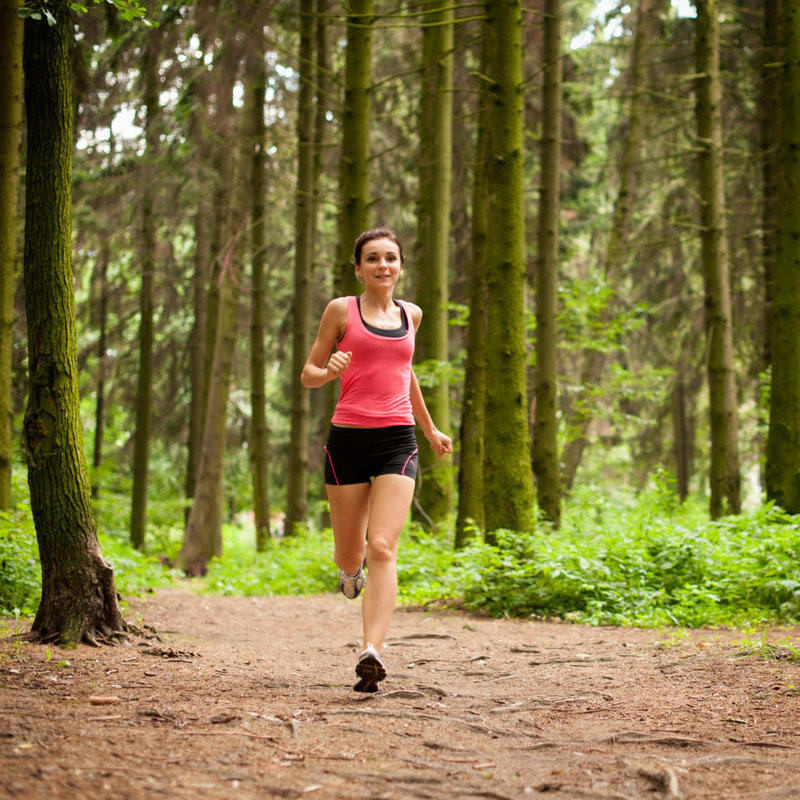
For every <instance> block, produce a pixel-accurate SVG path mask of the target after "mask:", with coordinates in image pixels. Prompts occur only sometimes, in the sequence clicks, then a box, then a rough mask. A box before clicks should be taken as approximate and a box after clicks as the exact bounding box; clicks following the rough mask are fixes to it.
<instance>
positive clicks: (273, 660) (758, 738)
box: [0, 588, 800, 800]
mask: <svg viewBox="0 0 800 800" xmlns="http://www.w3.org/2000/svg"><path fill="white" fill-rule="evenodd" d="M359 602H360V601H354V602H353V601H346V600H345V599H344V598H343V597H341V596H340V595H333V594H330V595H318V596H313V597H270V598H262V597H259V598H232V597H206V596H197V595H194V594H192V593H191V592H190V591H189V590H187V589H184V588H171V589H167V590H160V591H158V592H157V593H156V594H154V595H150V596H148V597H146V598H144V599H134V600H132V601H131V604H130V608H129V610H128V612H127V615H126V617H127V619H128V621H129V622H133V623H135V624H140V625H141V626H142V629H143V630H144V629H145V626H152V627H153V628H154V629H155V630H156V631H157V633H158V637H157V638H155V637H154V638H145V637H137V638H135V639H134V640H133V641H132V642H131V644H130V646H124V647H114V648H101V649H94V648H91V647H87V646H81V647H79V648H78V649H76V650H72V651H64V650H59V649H58V648H53V650H52V652H50V651H48V649H47V648H46V647H44V646H42V645H32V644H23V645H21V647H15V645H14V641H13V640H8V639H6V640H3V641H2V642H0V653H1V654H2V661H0V797H2V798H26V800H35V799H37V798H47V799H48V800H54V799H55V800H59V799H60V798H76V797H93V798H115V800H121V799H124V798H143V797H148V798H149V797H153V798H158V797H165V798H213V799H214V800H216V799H217V798H219V799H223V798H224V799H225V800H227V798H242V800H249V798H273V797H274V798H302V797H308V798H311V800H332V799H334V798H336V799H337V800H338V799H340V798H357V799H359V800H360V799H361V798H386V800H391V799H393V798H450V797H458V798H490V800H507V799H509V800H510V799H511V798H531V797H539V796H542V797H548V798H555V799H558V798H600V799H601V800H602V799H603V798H621V799H622V800H632V799H633V798H669V800H677V798H687V800H688V799H689V798H770V797H774V798H779V797H780V798H787V797H800V757H799V756H800V691H799V690H798V689H797V688H795V683H796V678H797V677H798V676H800V665H798V664H797V663H796V662H792V661H790V660H781V659H779V658H776V659H772V660H765V659H763V658H760V657H756V656H751V657H746V658H742V657H737V655H738V653H739V651H740V650H741V642H742V639H743V638H744V635H743V634H741V633H736V632H732V631H711V630H700V631H693V632H691V633H690V634H689V635H685V634H684V633H681V632H672V633H670V632H668V631H667V632H665V631H645V630H638V629H630V628H609V627H605V628H590V627H585V626H579V625H571V624H566V623H549V622H539V621H527V620H523V621H521V620H509V619H502V620H493V619H488V618H485V617H480V616H474V615H466V614H462V613H457V612H444V611H436V612H423V611H419V610H399V611H398V612H397V613H396V615H395V618H394V621H393V625H392V629H391V630H390V636H389V639H388V641H387V646H386V648H385V653H384V655H385V659H386V663H387V669H388V671H389V676H388V678H387V680H386V681H384V683H383V685H382V688H381V691H380V692H379V693H377V694H374V695H361V694H357V693H355V692H353V691H352V688H351V687H352V684H353V682H354V673H353V666H354V663H355V658H356V655H357V653H358V650H359V644H360V641H359V640H360V613H359V612H360V609H359V607H358V605H359ZM772 634H773V635H771V637H770V638H771V640H773V641H778V640H779V639H782V638H784V637H786V636H794V635H800V631H798V630H784V629H781V630H776V631H773V632H772ZM759 641H760V639H759ZM776 652H777V654H778V655H780V651H776ZM787 654H789V653H788V651H787ZM65 662H68V663H65Z"/></svg>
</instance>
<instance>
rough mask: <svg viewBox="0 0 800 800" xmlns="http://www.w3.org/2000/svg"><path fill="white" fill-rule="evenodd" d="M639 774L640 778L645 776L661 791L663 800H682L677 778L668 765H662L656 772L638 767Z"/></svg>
mask: <svg viewBox="0 0 800 800" xmlns="http://www.w3.org/2000/svg"><path fill="white" fill-rule="evenodd" d="M639 775H640V776H641V777H642V778H646V779H647V780H648V781H650V783H652V784H653V786H655V787H656V789H658V790H659V791H661V792H663V794H664V800H682V798H683V792H682V791H681V787H680V784H679V783H678V778H677V776H676V775H675V773H674V772H673V771H672V770H671V769H670V768H669V767H664V768H663V769H662V770H659V771H658V772H652V771H650V770H648V769H640V770H639Z"/></svg>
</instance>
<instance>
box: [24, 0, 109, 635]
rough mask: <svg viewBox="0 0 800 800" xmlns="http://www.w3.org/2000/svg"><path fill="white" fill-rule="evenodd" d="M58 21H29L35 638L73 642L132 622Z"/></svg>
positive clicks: (29, 416)
mask: <svg viewBox="0 0 800 800" xmlns="http://www.w3.org/2000/svg"><path fill="white" fill-rule="evenodd" d="M49 9H50V11H51V12H52V14H53V16H54V17H55V25H53V26H50V25H48V24H47V23H46V22H44V21H37V20H31V19H29V20H28V21H27V22H26V23H25V43H24V55H23V65H24V72H25V108H26V113H27V130H28V153H27V162H26V166H27V180H26V190H27V191H26V198H25V255H24V284H25V298H26V299H25V309H26V316H27V325H28V364H29V395H28V403H27V407H26V411H25V421H24V434H25V456H26V460H27V463H28V483H29V486H30V496H31V510H32V512H33V519H34V523H35V526H36V538H37V541H38V544H39V557H40V560H41V565H42V599H41V603H40V605H39V609H38V611H37V614H36V619H35V620H34V623H33V629H32V633H33V634H34V635H36V636H38V637H39V638H41V639H43V640H54V641H57V642H59V643H61V644H73V643H77V642H79V641H81V640H86V641H95V636H97V635H98V634H100V635H103V636H109V635H113V634H114V633H118V632H120V631H121V629H122V628H123V626H124V623H123V621H122V617H121V615H120V610H119V605H118V602H117V593H116V589H115V586H114V572H113V570H112V569H111V567H109V566H108V565H107V564H106V563H105V562H104V560H103V556H102V554H101V552H100V546H99V544H98V541H97V535H96V532H95V523H94V518H93V516H92V501H91V487H90V484H89V474H88V469H87V465H86V458H85V455H84V450H83V431H82V427H81V417H80V397H79V394H78V365H77V352H76V350H77V345H76V333H75V299H74V296H73V289H72V281H73V277H72V263H71V262H72V259H71V249H70V248H71V231H70V212H71V182H72V105H71V99H72V97H71V91H70V71H69V48H70V44H71V41H70V40H71V35H70V31H71V26H70V21H69V3H68V2H67V1H66V0H52V2H51V3H50V5H49Z"/></svg>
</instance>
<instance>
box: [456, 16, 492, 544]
mask: <svg viewBox="0 0 800 800" xmlns="http://www.w3.org/2000/svg"><path fill="white" fill-rule="evenodd" d="M487 57H488V36H487V33H486V29H485V27H484V36H483V44H482V47H481V70H480V72H481V75H485V74H486V60H487ZM478 104H479V105H478V131H477V141H476V144H475V159H474V161H475V168H474V171H473V177H472V181H473V183H472V221H471V226H472V227H471V236H470V238H471V243H472V253H471V259H470V275H469V328H468V329H467V357H466V361H465V364H464V389H463V400H462V411H461V431H460V434H459V439H460V444H461V463H460V465H459V470H458V515H457V517H456V539H455V545H456V547H463V546H465V545H466V544H467V542H468V541H469V540H470V539H471V538H472V537H473V536H475V535H477V534H478V533H479V532H481V531H483V529H484V526H485V522H486V516H485V513H484V507H483V492H484V488H483V483H484V471H483V470H484V429H485V425H484V422H485V415H486V403H485V400H486V305H487V289H486V240H487V233H488V231H487V222H486V198H487V192H488V180H487V179H488V164H487V159H486V155H487V151H488V142H489V115H488V109H489V85H488V83H487V82H486V81H481V85H480V93H479V100H478Z"/></svg>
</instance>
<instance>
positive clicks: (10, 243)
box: [0, 0, 22, 511]
mask: <svg viewBox="0 0 800 800" xmlns="http://www.w3.org/2000/svg"><path fill="white" fill-rule="evenodd" d="M18 8H19V2H18V0H0V75H2V76H3V80H2V81H1V82H0V510H2V511H7V510H8V509H10V508H11V502H12V500H11V470H12V462H13V450H12V447H13V445H12V437H11V423H12V419H13V416H14V408H13V405H12V402H11V351H12V347H13V338H14V289H15V286H16V274H17V233H18V223H19V214H18V213H17V200H18V190H19V147H20V137H21V133H22V20H21V19H20V18H19V17H18V16H17V9H18Z"/></svg>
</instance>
